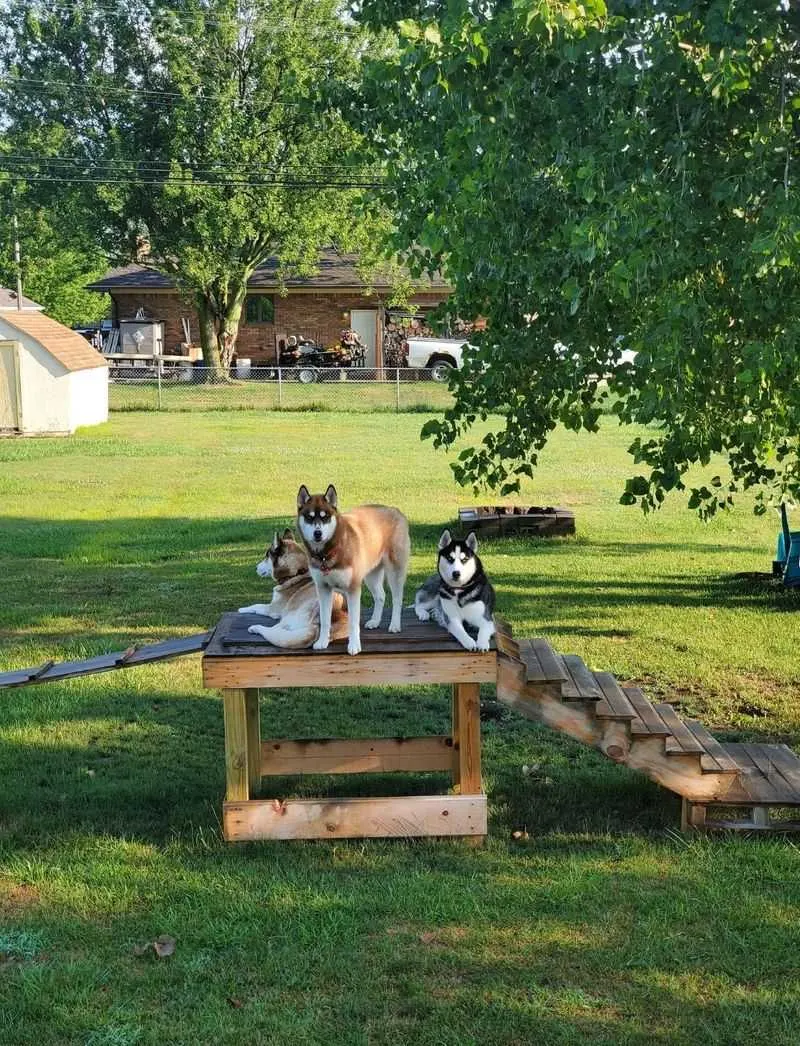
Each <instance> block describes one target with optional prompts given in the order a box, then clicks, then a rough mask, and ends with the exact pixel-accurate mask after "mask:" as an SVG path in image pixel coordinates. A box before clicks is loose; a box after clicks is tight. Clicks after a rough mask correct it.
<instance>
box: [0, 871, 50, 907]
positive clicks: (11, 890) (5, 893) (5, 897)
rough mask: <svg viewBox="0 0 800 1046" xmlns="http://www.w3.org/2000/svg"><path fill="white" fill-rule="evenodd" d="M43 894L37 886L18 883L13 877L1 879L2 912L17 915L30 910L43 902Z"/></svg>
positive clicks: (0, 897)
mask: <svg viewBox="0 0 800 1046" xmlns="http://www.w3.org/2000/svg"><path fill="white" fill-rule="evenodd" d="M41 899H42V898H41V894H40V893H39V891H38V890H37V888H36V887H35V886H28V885H26V884H25V883H17V882H14V881H13V880H12V879H0V913H1V914H2V915H6V916H8V915H16V914H18V913H19V912H26V911H29V910H30V909H31V908H36V907H38V905H39V904H40V903H41Z"/></svg>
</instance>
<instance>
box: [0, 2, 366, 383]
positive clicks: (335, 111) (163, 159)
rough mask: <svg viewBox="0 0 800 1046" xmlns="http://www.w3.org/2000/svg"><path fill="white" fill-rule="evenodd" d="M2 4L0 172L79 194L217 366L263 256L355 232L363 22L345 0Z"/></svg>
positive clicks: (292, 257)
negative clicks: (185, 305)
mask: <svg viewBox="0 0 800 1046" xmlns="http://www.w3.org/2000/svg"><path fill="white" fill-rule="evenodd" d="M7 6H8V7H9V16H8V18H7V19H6V21H5V29H4V33H3V34H2V43H0V56H2V59H4V61H0V67H5V68H6V69H7V70H8V71H7V73H6V74H5V75H4V76H3V78H2V80H0V108H2V110H3V111H4V113H5V116H6V124H7V134H6V143H7V144H6V145H5V147H4V148H0V170H3V171H5V172H6V174H7V176H10V175H13V176H14V177H15V179H16V180H17V181H18V182H20V183H21V184H22V185H23V186H24V187H25V188H26V189H27V192H28V194H29V195H35V196H36V198H37V199H39V200H40V201H42V202H43V203H45V204H47V203H48V202H50V201H52V200H54V199H56V198H58V199H63V198H64V196H65V194H71V195H72V196H73V197H75V198H77V199H79V200H80V201H81V202H82V205H83V214H84V217H85V219H86V220H87V221H89V222H90V223H91V227H92V229H93V235H94V240H95V243H96V244H98V245H100V246H104V247H105V249H106V250H107V251H108V253H109V254H110V255H112V256H116V257H118V258H120V259H124V260H126V261H127V260H131V259H133V258H134V257H136V256H137V255H138V256H139V257H140V258H143V259H144V261H145V262H146V264H148V265H152V266H153V267H154V268H157V269H159V270H160V271H162V272H165V273H167V274H169V275H171V276H172V277H174V279H175V281H176V282H177V284H178V286H179V287H180V288H181V290H182V291H183V292H184V293H186V294H187V295H188V296H190V297H191V298H193V299H194V300H195V302H196V304H197V307H198V312H199V317H200V326H201V341H202V344H203V351H204V357H205V360H206V362H207V363H208V364H210V365H215V366H219V365H225V364H226V363H227V362H228V361H229V360H230V357H231V354H232V352H233V349H234V345H235V338H236V334H237V332H238V327H239V322H240V319H241V314H242V308H243V305H244V299H245V293H246V285H247V281H248V279H249V277H250V276H251V275H252V273H253V271H254V269H255V268H256V267H257V265H258V264H259V263H260V262H262V261H263V260H264V259H265V258H266V257H268V256H270V255H278V256H279V257H280V258H281V259H282V261H283V262H284V264H285V266H286V267H287V269H291V268H294V269H295V270H297V271H301V272H305V271H308V270H309V269H310V268H311V267H312V266H313V264H314V263H315V261H316V260H317V256H318V250H319V247H320V246H322V245H323V244H326V243H331V242H334V243H343V242H344V243H346V242H347V240H348V237H349V236H350V235H354V231H353V230H354V226H355V225H356V220H355V209H354V204H355V201H356V199H357V197H358V195H359V192H360V191H361V187H362V185H363V184H364V183H365V181H367V182H368V174H367V175H365V172H364V171H363V163H360V160H359V156H358V153H357V146H358V141H359V139H358V135H357V133H356V132H354V131H353V130H352V129H351V128H350V126H349V125H348V124H347V122H346V121H345V120H344V118H343V117H342V115H341V112H340V110H339V103H338V101H337V91H339V90H343V89H346V88H348V87H350V86H352V84H353V83H354V81H355V80H356V78H357V77H358V73H359V57H360V52H361V49H362V47H363V41H364V39H365V36H366V35H367V34H366V32H365V30H363V29H359V28H358V27H357V26H354V25H352V24H348V23H347V22H346V20H344V19H343V17H342V15H341V11H340V7H339V4H338V3H337V0H182V2H181V3H180V4H168V5H165V4H161V3H156V2H152V0H132V2H131V3H130V4H125V5H119V6H116V5H115V6H111V5H109V4H106V3H102V2H99V0H97V2H96V0H76V2H75V3H74V4H73V3H71V4H69V5H52V6H51V5H49V4H47V3H45V2H42V3H34V4H33V5H31V4H30V3H29V2H28V0H9V3H8V5H7ZM356 167H357V168H358V170H356Z"/></svg>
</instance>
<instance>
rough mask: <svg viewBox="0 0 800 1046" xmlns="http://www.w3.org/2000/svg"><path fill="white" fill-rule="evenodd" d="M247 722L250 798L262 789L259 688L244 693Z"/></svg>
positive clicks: (249, 689)
mask: <svg viewBox="0 0 800 1046" xmlns="http://www.w3.org/2000/svg"><path fill="white" fill-rule="evenodd" d="M244 704H245V718H246V720H247V771H248V774H247V776H248V787H249V789H250V798H251V799H252V798H253V796H254V795H255V793H256V792H258V791H259V789H260V788H261V720H260V718H259V714H258V688H257V687H256V688H248V689H247V690H245V692H244Z"/></svg>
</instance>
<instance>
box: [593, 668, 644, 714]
mask: <svg viewBox="0 0 800 1046" xmlns="http://www.w3.org/2000/svg"><path fill="white" fill-rule="evenodd" d="M594 678H595V680H596V681H597V685H598V686H599V687H600V690H601V691H602V693H603V699H602V700H601V701H598V702H597V705H596V708H595V715H596V716H597V718H598V719H636V718H637V715H636V710H635V709H634V707H633V705H632V704H631V703H630V701H629V700H628V698H627V697H626V696H625V693H624V692H623V690H622V687H621V686H620V685H619V683H618V682H617V681H616V679H615V678H614V676H613V675H612V674H611V673H610V672H595V673H594Z"/></svg>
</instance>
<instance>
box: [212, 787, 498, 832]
mask: <svg viewBox="0 0 800 1046" xmlns="http://www.w3.org/2000/svg"><path fill="white" fill-rule="evenodd" d="M222 817H223V827H224V832H225V838H226V840H228V842H246V841H249V840H255V839H380V838H392V837H394V838H412V837H415V836H450V835H455V836H483V835H486V832H487V813H486V796H483V795H445V796H442V795H415V796H402V797H399V798H379V799H329V800H325V799H288V800H285V801H279V800H272V801H270V800H268V799H260V800H250V801H249V802H230V801H229V802H226V803H224V804H223V808H222Z"/></svg>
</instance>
